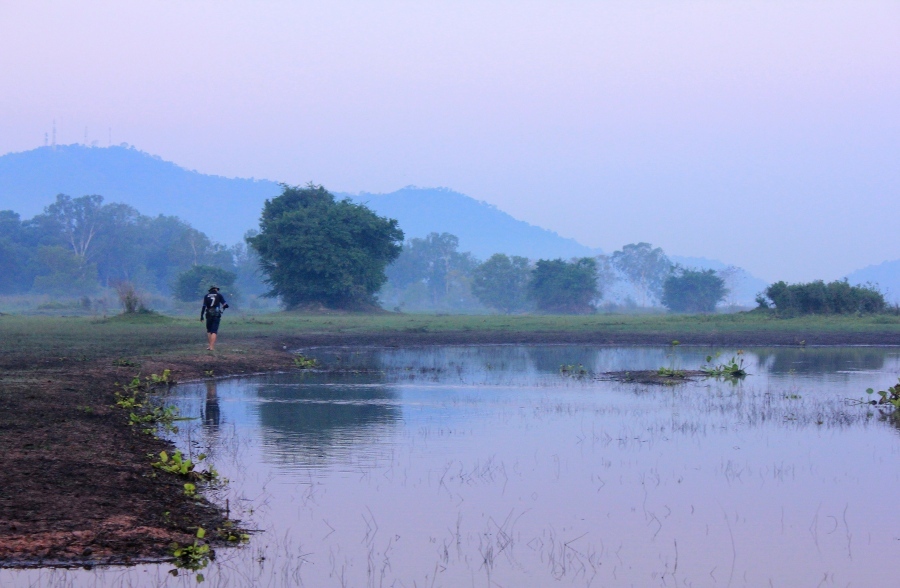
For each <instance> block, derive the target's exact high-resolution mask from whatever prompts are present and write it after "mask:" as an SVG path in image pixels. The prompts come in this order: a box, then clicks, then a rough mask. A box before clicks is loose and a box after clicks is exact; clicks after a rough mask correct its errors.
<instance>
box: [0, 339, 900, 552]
mask: <svg viewBox="0 0 900 588" xmlns="http://www.w3.org/2000/svg"><path fill="white" fill-rule="evenodd" d="M673 339H679V340H680V341H681V343H682V344H708V345H773V344H774V345H796V344H800V343H801V342H805V344H807V345H829V344H831V345H839V344H873V345H878V344H881V345H896V344H898V343H900V341H898V338H897V336H896V335H893V334H890V333H884V334H878V333H874V334H873V333H859V334H853V333H851V334H847V333H834V334H829V333H818V334H804V333H772V332H759V333H747V332H743V333H703V334H698V335H691V336H685V334H683V333H681V334H677V333H643V334H628V333H624V334H600V333H548V332H524V333H516V332H485V333H480V332H449V333H440V332H435V333H431V332H405V333H382V334H363V335H356V334H326V335H322V334H316V335H302V336H284V335H277V336H276V335H273V336H270V337H258V338H254V339H244V340H228V339H227V338H226V339H225V340H224V341H222V342H221V343H220V349H221V351H219V352H217V353H215V354H211V353H208V352H205V351H202V345H198V351H197V352H193V351H191V352H184V351H183V350H182V351H180V352H177V353H172V352H167V353H165V354H163V353H162V352H161V353H160V354H159V355H146V356H140V357H129V358H128V360H129V361H132V362H133V363H134V365H125V366H122V365H115V364H114V361H115V360H116V357H113V356H109V357H94V358H90V359H85V358H82V360H75V359H73V358H59V357H46V356H40V357H36V356H34V355H22V354H16V353H15V352H14V353H7V354H3V355H0V566H11V565H12V566H16V565H94V564H100V563H102V564H106V563H129V562H136V561H147V560H157V561H158V560H160V559H164V558H166V556H167V553H168V550H169V545H170V544H171V543H172V542H173V541H175V542H180V543H188V542H190V541H192V540H193V537H194V534H195V533H196V528H197V526H198V525H200V526H203V527H204V528H205V529H207V530H214V529H216V528H218V527H220V526H221V525H222V524H223V522H224V515H223V513H222V512H221V511H220V510H219V509H216V508H215V507H214V506H213V505H211V504H209V503H208V502H205V501H203V500H192V499H189V498H187V497H185V495H184V493H183V486H182V483H183V481H182V480H179V479H177V478H174V477H173V476H167V475H157V473H158V471H157V470H154V468H153V467H151V465H150V461H151V460H150V458H149V457H148V456H151V455H158V454H159V452H160V451H162V450H164V449H168V450H171V447H170V446H169V444H168V443H166V442H165V441H162V440H159V439H156V438H154V437H153V436H151V435H146V434H143V433H141V432H140V431H139V430H136V429H135V427H129V426H128V424H127V411H123V410H122V409H119V408H118V407H115V406H114V403H115V396H114V394H115V392H116V390H117V389H118V388H117V386H116V383H117V382H123V383H124V382H127V381H129V380H130V379H131V378H132V377H134V376H135V375H137V374H142V375H148V374H151V373H162V371H163V370H164V369H170V370H171V372H172V377H173V378H174V379H176V380H179V381H185V380H192V379H200V378H203V377H205V376H206V375H207V374H208V372H210V371H212V372H213V373H214V374H215V376H216V377H220V376H227V375H239V374H248V373H254V372H263V371H276V370H286V369H291V368H292V362H291V356H290V354H289V351H288V350H290V349H297V348H303V347H307V348H309V347H322V346H365V345H379V346H417V345H446V344H488V343H532V344H559V343H576V344H578V343H584V344H609V345H612V344H615V345H633V344H668V343H670V342H671V341H672V340H673ZM222 343H224V344H222ZM238 347H239V348H240V349H237V348H238Z"/></svg>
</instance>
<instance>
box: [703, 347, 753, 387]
mask: <svg viewBox="0 0 900 588" xmlns="http://www.w3.org/2000/svg"><path fill="white" fill-rule="evenodd" d="M718 357H719V354H718V353H717V354H716V355H707V356H706V363H707V364H710V365H705V366H703V367H701V368H700V371H701V372H703V373H704V374H706V375H707V376H712V377H715V378H728V379H734V380H737V379H740V378H743V377H745V376H746V375H747V370H745V369H744V352H743V351H742V350H738V352H737V355H733V356H732V357H731V360H729V361H728V362H727V363H720V364H718V365H711V364H712V362H713V360H714V359H716V358H718Z"/></svg>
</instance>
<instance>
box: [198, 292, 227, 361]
mask: <svg viewBox="0 0 900 588" xmlns="http://www.w3.org/2000/svg"><path fill="white" fill-rule="evenodd" d="M226 308H228V303H227V302H225V297H224V296H222V295H221V294H219V287H218V286H210V287H209V293H208V294H207V295H206V296H204V297H203V306H202V307H201V308H200V320H201V321H202V320H203V318H204V315H205V316H206V338H207V339H208V340H209V346H208V347H207V348H206V349H208V350H209V351H215V350H216V337H217V335H218V333H219V321H220V320H222V312H224V310H225V309H226Z"/></svg>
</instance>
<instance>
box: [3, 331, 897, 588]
mask: <svg viewBox="0 0 900 588" xmlns="http://www.w3.org/2000/svg"><path fill="white" fill-rule="evenodd" d="M717 352H718V353H720V354H721V355H720V356H719V357H718V359H715V360H713V363H719V362H723V361H726V360H729V359H731V357H732V356H736V357H739V358H740V357H743V359H744V361H745V368H746V370H747V371H748V372H749V374H750V375H748V376H747V377H746V378H744V379H741V380H730V381H729V380H716V379H714V378H709V379H702V380H698V381H693V382H685V383H681V384H678V385H673V386H658V385H641V384H632V383H621V382H616V381H610V380H609V379H608V378H604V377H602V376H601V374H603V373H605V372H610V371H620V370H646V369H653V370H656V369H658V368H660V367H665V368H668V369H671V370H676V371H677V370H689V369H697V368H699V367H701V366H702V365H703V364H705V363H706V362H707V360H706V358H707V356H709V355H715V354H716V353H717ZM304 353H305V354H306V355H308V356H312V357H316V358H317V359H319V360H320V361H321V362H322V364H323V365H324V366H327V367H340V368H341V370H342V371H341V372H340V373H338V372H293V373H290V374H277V375H268V376H260V377H254V378H246V379H233V380H226V381H219V382H205V383H197V384H188V385H180V386H178V387H177V388H175V389H174V391H173V393H172V397H171V398H170V401H171V402H173V403H175V404H176V405H177V406H178V407H179V409H180V411H181V412H182V414H184V415H187V416H193V417H196V419H195V420H193V421H188V422H186V423H184V426H182V428H181V431H180V433H179V435H178V438H177V440H176V441H177V444H178V445H179V446H180V447H181V448H182V449H183V450H185V451H186V452H189V453H190V454H191V455H193V456H196V455H197V454H200V453H206V454H208V455H209V458H208V460H209V461H210V462H211V463H213V464H214V465H215V467H216V469H218V471H219V472H220V473H221V475H222V476H224V477H226V478H229V479H230V480H231V482H230V484H229V485H228V486H227V487H225V488H224V489H222V490H219V491H217V492H216V493H214V494H213V496H214V498H215V501H216V502H219V503H221V504H223V505H224V504H226V501H227V504H228V506H229V509H230V511H231V513H232V516H235V517H237V518H240V519H241V520H242V521H243V522H244V524H245V525H246V526H248V527H250V528H252V529H258V530H259V531H258V532H255V533H254V534H253V535H252V538H251V539H250V541H249V543H248V544H247V545H245V546H244V547H242V548H237V549H219V550H217V557H216V559H215V560H214V561H213V562H211V563H210V565H209V566H207V567H206V568H205V569H203V570H202V572H200V573H202V576H203V577H202V580H203V584H202V585H205V586H206V585H208V586H310V587H324V586H336V587H388V586H390V587H407V588H411V587H420V588H422V587H437V586H444V587H461V586H483V587H493V586H503V587H544V586H557V585H559V586H638V587H643V586H750V587H756V586H784V587H795V586H868V587H872V586H875V587H877V586H895V585H897V583H898V580H897V575H898V573H900V565H898V563H897V562H898V561H900V509H898V508H897V507H896V505H895V504H894V501H895V498H894V496H895V494H896V492H897V489H898V488H900V467H898V461H900V436H898V421H895V420H893V419H891V418H889V417H886V416H885V415H883V414H882V413H881V411H880V410H879V409H878V408H877V407H872V406H865V405H860V404H854V403H852V402H848V399H850V400H860V399H863V398H865V399H869V398H870V397H868V396H867V394H866V392H865V390H866V388H869V387H873V388H876V389H884V388H886V387H887V386H890V385H893V384H894V383H896V382H897V378H898V375H900V349H896V348H873V347H858V348H809V349H802V348H757V349H748V350H746V351H745V352H744V353H743V355H742V356H737V350H735V349H705V348H679V347H653V348H651V347H632V348H609V347H606V348H599V347H593V348H592V347H584V346H579V347H570V346H542V347H527V346H484V347H444V348H424V349H403V350H397V349H390V350H387V349H369V350H337V351H335V350H306V351H304ZM560 366H573V368H572V369H568V370H566V371H564V372H561V371H560ZM171 570H172V565H170V564H162V565H142V566H136V567H132V568H107V569H102V568H95V569H93V570H24V571H17V570H0V585H2V586H79V587H80V586H156V585H168V586H177V585H184V586H193V585H197V581H198V579H199V578H198V577H197V576H196V575H195V574H194V573H191V572H186V571H184V570H180V571H178V575H177V576H172V575H170V573H169V572H170V571H171Z"/></svg>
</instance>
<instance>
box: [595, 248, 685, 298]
mask: <svg viewBox="0 0 900 588" xmlns="http://www.w3.org/2000/svg"><path fill="white" fill-rule="evenodd" d="M610 260H611V262H612V265H613V267H614V268H615V269H617V270H618V271H619V272H621V274H622V275H623V276H624V277H625V279H626V280H628V282H630V283H631V284H632V285H633V286H634V287H635V289H636V290H637V291H638V292H639V294H640V296H641V300H640V305H641V306H647V302H648V301H651V302H652V301H658V300H660V299H661V298H662V289H663V283H664V282H665V280H666V278H667V277H669V274H670V273H671V271H672V262H671V261H670V260H669V258H668V257H666V254H665V253H664V252H663V250H662V249H661V248H659V247H656V248H654V247H653V246H652V245H650V244H649V243H643V242H642V243H631V244H629V245H625V246H624V247H622V249H620V250H619V251H615V252H613V254H612V257H611V258H610Z"/></svg>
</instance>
